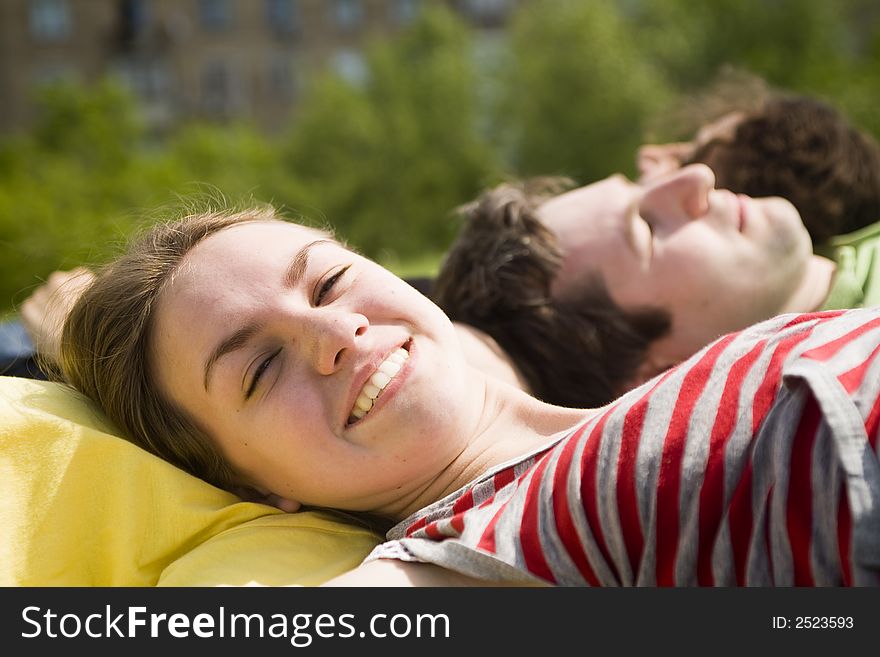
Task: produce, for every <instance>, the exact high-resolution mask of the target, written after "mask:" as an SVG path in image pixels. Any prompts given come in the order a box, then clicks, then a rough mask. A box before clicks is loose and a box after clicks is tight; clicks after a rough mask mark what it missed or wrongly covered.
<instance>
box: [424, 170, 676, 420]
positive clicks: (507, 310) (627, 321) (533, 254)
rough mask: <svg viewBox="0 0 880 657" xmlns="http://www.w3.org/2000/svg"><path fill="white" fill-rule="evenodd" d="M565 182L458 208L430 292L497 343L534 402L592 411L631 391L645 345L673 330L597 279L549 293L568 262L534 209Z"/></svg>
mask: <svg viewBox="0 0 880 657" xmlns="http://www.w3.org/2000/svg"><path fill="white" fill-rule="evenodd" d="M566 184H567V183H566V181H562V180H561V179H535V180H531V181H526V182H522V183H517V184H513V183H505V184H502V185H499V186H498V187H496V188H494V189H491V190H489V191H487V192H484V193H483V194H482V195H481V196H480V197H479V198H478V199H477V200H476V201H474V202H473V203H471V204H469V205H466V206H464V207H462V208H460V215H461V217H462V219H463V221H464V223H463V226H462V228H461V231H460V232H459V235H458V237H457V239H456V241H455V243H454V244H453V245H452V247H451V249H450V250H449V251H448V253H447V255H446V257H445V259H444V261H443V264H442V266H441V269H440V273H439V275H438V276H437V279H436V281H435V285H434V288H433V298H434V300H435V302H436V303H437V304H438V305H439V306H440V307H441V308H442V309H443V310H444V311H445V312H446V313H447V314H448V315H449V317H450V318H451V319H452V320H453V321H457V322H462V323H464V324H468V325H470V326H473V327H476V328H478V329H480V330H482V331H484V332H486V333H488V334H489V335H490V336H492V337H493V338H494V339H495V340H496V341H497V342H498V344H499V345H500V347H501V348H502V349H503V350H504V351H505V352H506V354H507V355H508V356H509V357H510V359H511V360H512V362H513V364H514V365H515V367H516V368H517V369H518V370H519V373H520V374H521V375H522V377H523V378H524V379H525V381H526V383H527V385H528V386H529V388H530V392H531V393H532V394H533V395H535V396H536V397H538V398H540V399H543V400H544V401H547V402H549V403H553V404H557V405H560V406H572V407H595V406H600V405H602V404H606V403H608V402H610V401H612V400H613V399H614V398H615V397H617V396H618V395H620V394H621V393H622V392H624V391H625V389H626V386H627V385H628V383H629V382H630V381H631V380H632V379H633V378H634V376H635V374H636V371H637V370H638V368H639V366H640V365H641V364H642V362H643V360H644V358H645V352H646V350H647V348H648V345H649V344H650V343H651V342H652V341H653V340H656V339H657V338H659V337H662V336H663V335H664V334H665V333H666V332H668V330H669V326H670V318H669V315H668V314H667V313H666V312H664V311H662V310H660V309H655V308H644V309H639V310H636V311H625V310H623V309H622V308H620V307H619V306H617V305H616V304H615V303H614V302H613V301H612V300H611V297H610V296H609V294H608V292H607V290H606V288H605V286H604V284H603V282H602V280H601V278H599V277H598V275H597V277H596V278H595V280H594V281H592V283H591V284H589V285H585V286H584V292H583V294H582V295H580V296H579V297H578V298H576V299H571V300H566V301H564V302H561V301H558V300H555V299H553V298H552V296H551V294H550V285H551V283H552V281H553V278H554V277H555V276H556V274H557V272H558V271H559V267H560V264H561V262H562V255H561V252H560V250H559V248H558V247H557V245H556V237H555V235H554V234H553V233H552V231H550V229H548V228H547V227H546V226H545V225H544V224H543V223H542V222H541V221H540V220H539V219H538V218H537V216H536V213H535V210H536V208H537V206H538V205H539V204H540V203H541V202H542V201H543V200H544V199H546V198H548V197H549V195H551V194H554V193H557V192H559V191H561V189H562V188H564V186H565V185H566Z"/></svg>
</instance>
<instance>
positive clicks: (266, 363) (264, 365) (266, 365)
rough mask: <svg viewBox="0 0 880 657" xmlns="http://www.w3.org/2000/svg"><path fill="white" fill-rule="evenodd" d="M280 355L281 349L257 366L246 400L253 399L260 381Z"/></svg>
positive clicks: (245, 395) (246, 392) (245, 394)
mask: <svg viewBox="0 0 880 657" xmlns="http://www.w3.org/2000/svg"><path fill="white" fill-rule="evenodd" d="M280 353H281V348H280V347H279V348H278V349H276V350H275V351H273V352H272V353H271V354H269V356H268V357H266V358H265V359H263V361H262V362H261V363H260V364H259V365H257V369H256V370H254V376H253V378H252V379H251V382H250V385H248V387H247V390H246V391H245V393H244V398H245V399H250V398H251V396H252V395H253V394H254V390H256V389H257V384H258V383H259V382H260V379H261V378H262V377H263V374H264V373H265V372H266V370H267V369H268V368H269V365H271V364H272V361H273V360H275V357H276V356H278V354H280Z"/></svg>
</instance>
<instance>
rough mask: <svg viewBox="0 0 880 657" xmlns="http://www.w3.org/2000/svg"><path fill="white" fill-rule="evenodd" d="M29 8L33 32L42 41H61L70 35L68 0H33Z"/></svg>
mask: <svg viewBox="0 0 880 657" xmlns="http://www.w3.org/2000/svg"><path fill="white" fill-rule="evenodd" d="M29 9H30V12H29V17H28V18H29V23H30V30H31V34H32V35H33V36H34V37H36V38H37V39H39V40H40V41H61V40H62V39H66V38H67V37H68V36H70V28H71V17H70V5H69V3H68V0H31V3H30V7H29Z"/></svg>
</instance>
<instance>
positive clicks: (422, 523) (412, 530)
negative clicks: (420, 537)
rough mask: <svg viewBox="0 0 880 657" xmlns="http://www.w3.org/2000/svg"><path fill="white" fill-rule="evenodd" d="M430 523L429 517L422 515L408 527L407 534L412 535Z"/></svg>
mask: <svg viewBox="0 0 880 657" xmlns="http://www.w3.org/2000/svg"><path fill="white" fill-rule="evenodd" d="M426 524H428V519H427V518H425V517H424V516H422V517H421V518H419V519H418V520H416V521H415V522H414V523H413V524H411V525H410V526H409V527H407V528H406V535H407V536H412V535H413V534H415V533H416V532H417V531H419V530H420V529H421V528H422V527H424V526H425V525H426Z"/></svg>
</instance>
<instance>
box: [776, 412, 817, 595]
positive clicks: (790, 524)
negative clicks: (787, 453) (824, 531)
mask: <svg viewBox="0 0 880 657" xmlns="http://www.w3.org/2000/svg"><path fill="white" fill-rule="evenodd" d="M821 417H822V414H821V412H820V411H819V405H818V404H817V403H816V400H815V399H814V398H813V397H810V398H809V399H808V400H807V403H806V405H805V406H804V410H803V413H802V415H801V421H800V423H799V425H798V428H797V432H796V433H795V436H794V443H793V444H792V446H791V461H790V474H789V480H788V500H787V501H786V509H785V523H786V527H787V528H788V540H789V543H790V544H791V556H792V560H793V562H794V584H795V586H813V585H814V583H813V573H812V568H811V566H810V544H811V542H812V532H813V486H812V481H811V475H812V461H813V444H814V443H815V440H816V431H817V429H818V428H819V422H820V420H821Z"/></svg>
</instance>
